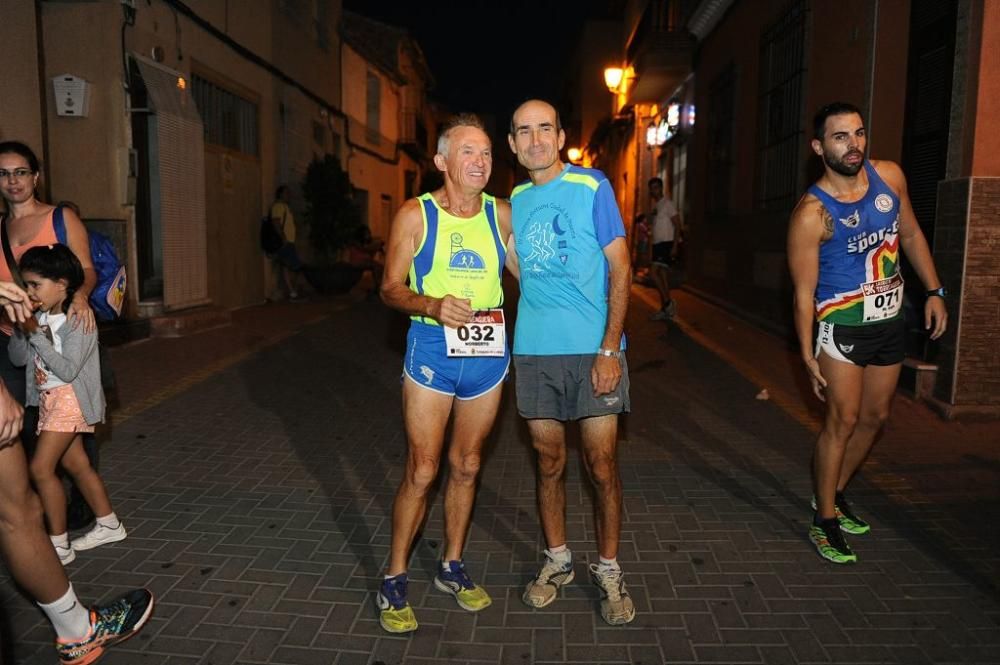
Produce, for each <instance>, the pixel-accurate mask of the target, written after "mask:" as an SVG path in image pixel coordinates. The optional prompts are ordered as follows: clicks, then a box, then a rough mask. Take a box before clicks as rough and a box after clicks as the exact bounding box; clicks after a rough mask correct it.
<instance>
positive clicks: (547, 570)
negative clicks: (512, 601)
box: [521, 550, 573, 607]
mask: <svg viewBox="0 0 1000 665" xmlns="http://www.w3.org/2000/svg"><path fill="white" fill-rule="evenodd" d="M572 581H573V559H572V558H570V559H569V561H567V562H565V563H560V562H558V561H556V560H555V559H554V558H553V557H552V554H550V553H549V551H548V550H545V563H544V564H542V569H541V570H540V571H539V572H538V575H537V576H536V577H535V579H533V580H531V581H530V582H528V587H527V588H526V589H525V590H524V595H522V596H521V600H523V601H524V604H525V605H530V606H531V607H545V606H546V605H548V604H550V603H551V602H552V601H553V600H555V599H556V594H558V593H559V587H562V586H566V585H567V584H569V583H570V582H572Z"/></svg>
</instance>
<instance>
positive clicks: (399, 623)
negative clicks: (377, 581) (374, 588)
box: [375, 573, 417, 633]
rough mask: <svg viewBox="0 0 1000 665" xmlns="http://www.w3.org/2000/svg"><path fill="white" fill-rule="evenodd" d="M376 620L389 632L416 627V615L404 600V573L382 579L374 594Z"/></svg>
mask: <svg viewBox="0 0 1000 665" xmlns="http://www.w3.org/2000/svg"><path fill="white" fill-rule="evenodd" d="M375 605H376V606H377V607H378V622H379V623H380V624H381V625H382V628H383V629H384V630H385V631H386V632H389V633H411V632H413V631H415V630H416V629H417V617H415V616H414V615H413V609H412V608H411V607H410V604H409V603H408V602H407V601H406V573H403V574H401V575H396V576H395V577H390V578H389V579H387V580H382V586H380V587H379V590H378V593H376V594H375Z"/></svg>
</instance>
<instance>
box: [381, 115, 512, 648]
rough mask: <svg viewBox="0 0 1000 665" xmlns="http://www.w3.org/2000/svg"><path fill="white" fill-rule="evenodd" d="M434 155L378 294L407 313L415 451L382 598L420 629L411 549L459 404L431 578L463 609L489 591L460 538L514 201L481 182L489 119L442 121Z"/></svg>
mask: <svg viewBox="0 0 1000 665" xmlns="http://www.w3.org/2000/svg"><path fill="white" fill-rule="evenodd" d="M437 152H438V154H436V155H435V156H434V164H435V166H437V168H438V169H439V170H440V171H442V172H443V175H444V186H443V187H442V188H441V189H438V190H436V191H433V192H429V193H427V194H424V195H422V196H420V197H418V198H416V199H411V200H409V201H407V202H406V203H405V204H403V206H402V208H400V210H399V213H397V215H396V218H395V220H394V221H393V223H392V229H391V231H390V233H389V242H388V246H387V249H386V261H385V273H384V276H383V280H382V288H381V290H380V291H381V294H382V300H383V301H385V303H386V304H387V305H389V306H390V307H393V308H395V309H398V310H399V311H401V312H404V313H406V314H409V315H410V318H411V319H412V320H411V323H410V331H409V334H408V335H407V340H406V356H405V358H404V360H403V420H404V425H405V428H406V438H407V443H408V445H409V454H408V456H407V461H406V470H405V472H404V474H403V480H402V482H401V483H400V486H399V490H398V492H397V494H396V500H395V502H394V504H393V511H392V542H391V551H390V560H389V568H388V570H387V571H386V575H385V579H384V580H383V582H382V584H381V586H380V588H379V591H378V593H377V595H376V601H377V604H378V609H379V622H380V623H381V625H382V628H384V629H385V630H387V631H389V632H391V633H407V632H410V631H413V630H416V628H417V620H416V617H415V616H414V614H413V610H412V608H411V607H410V605H409V603H408V602H407V593H406V591H407V577H406V568H407V557H408V555H409V551H410V547H411V546H412V544H413V539H414V538H415V537H416V533H417V528H418V527H419V525H420V522H421V521H422V520H423V517H424V514H425V512H426V510H427V493H428V490H429V489H430V487H431V485H432V484H433V482H434V479H435V477H436V476H437V473H438V467H439V466H440V461H441V453H442V450H443V448H444V437H445V429H446V427H447V426H448V419H449V417H450V416H451V415H452V414H454V422H453V424H452V436H451V442H450V446H449V449H448V463H449V465H450V472H449V474H448V484H447V488H446V489H445V500H444V513H445V516H444V519H445V540H446V543H445V548H444V552H443V554H444V559H443V560H442V561H441V566H440V570H438V571H436V572H437V574H436V576H435V578H434V585H435V586H436V587H437V588H438V589H440V590H441V591H444V592H446V593H449V594H451V595H452V596H454V597H455V600H456V601H457V602H458V605H459V606H460V607H462V609H465V610H468V611H470V612H478V611H480V610H483V609H485V608H486V607H488V606H489V605H490V603H491V602H492V601H491V600H490V597H489V595H488V594H487V593H486V591H485V590H483V588H482V587H481V586H479V585H477V584H475V583H474V582H473V581H472V580H471V579H470V578H469V575H468V574H467V573H466V570H465V565H464V563H463V562H462V549H463V545H464V543H465V537H466V532H467V531H468V528H469V520H470V518H471V514H472V503H473V499H474V497H475V491H476V479H477V477H478V475H479V462H480V454H481V451H482V446H483V442H484V441H485V439H486V436H487V435H488V434H489V432H490V429H491V428H492V427H493V421H494V420H495V419H496V414H497V409H498V407H499V406H500V392H501V388H502V385H503V382H504V380H505V379H506V377H507V369H508V365H509V364H510V353H509V351H508V349H507V343H506V335H505V329H504V319H503V309H502V305H503V288H502V285H501V275H502V272H503V268H504V264H505V263H506V257H507V253H506V247H507V241H508V239H509V238H510V228H511V221H510V204H509V203H507V202H506V201H503V200H498V199H495V198H493V197H492V196H490V195H489V194H486V193H484V192H483V189H484V188H485V187H486V183H487V181H488V180H489V178H490V172H491V169H492V164H493V153H492V148H491V145H490V139H489V137H488V136H487V135H486V132H485V130H484V129H483V124H482V122H481V121H480V120H479V119H478V118H477V117H475V116H473V115H468V114H464V115H459V116H456V117H455V118H453V119H452V120H450V121H449V122H448V123H446V124H445V126H444V128H443V129H442V132H441V136H440V138H439V139H438V146H437Z"/></svg>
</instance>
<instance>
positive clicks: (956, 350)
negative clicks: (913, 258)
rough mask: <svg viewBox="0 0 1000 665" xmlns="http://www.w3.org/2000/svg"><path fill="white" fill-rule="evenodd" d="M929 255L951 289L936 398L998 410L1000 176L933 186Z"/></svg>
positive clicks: (974, 407) (971, 407)
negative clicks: (935, 194) (932, 238)
mask: <svg viewBox="0 0 1000 665" xmlns="http://www.w3.org/2000/svg"><path fill="white" fill-rule="evenodd" d="M970 189H971V192H970ZM934 261H935V263H936V265H937V269H938V273H939V274H940V276H941V280H942V282H943V283H944V285H945V286H946V287H947V288H948V290H949V291H950V292H951V294H952V295H951V297H950V298H949V300H948V314H949V317H950V325H949V330H948V332H947V333H946V334H945V336H944V337H943V338H942V340H941V341H940V350H939V355H938V363H939V367H940V370H939V372H938V378H937V382H936V384H935V388H934V397H936V398H937V399H940V400H942V401H944V402H947V403H949V404H952V405H954V406H955V407H957V408H958V410H959V411H960V410H962V409H968V410H987V411H990V410H993V409H997V412H1000V343H998V335H1000V178H960V179H956V180H946V181H943V182H941V183H940V184H939V185H938V210H937V227H936V230H935V242H934Z"/></svg>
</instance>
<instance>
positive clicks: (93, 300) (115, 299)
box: [52, 208, 126, 321]
mask: <svg viewBox="0 0 1000 665" xmlns="http://www.w3.org/2000/svg"><path fill="white" fill-rule="evenodd" d="M52 226H53V227H54V228H55V232H56V240H58V241H59V242H60V243H61V244H63V245H68V244H69V243H67V242H66V222H65V220H63V211H62V208H56V211H55V213H54V214H53V215H52ZM87 240H88V241H89V244H90V260H91V262H93V264H94V271H95V272H96V273H97V284H96V285H95V286H94V290H93V291H92V292H91V294H90V307H91V308H92V309H93V310H94V316H96V317H97V320H98V321H114V320H115V319H117V318H118V317H119V316H120V315H121V313H122V305H123V304H124V303H125V282H126V277H125V266H124V265H122V262H121V261H119V260H118V254H117V253H116V252H115V245H114V243H113V242H111V239H110V238H109V237H107V236H106V235H104V234H103V233H98V232H96V231H87Z"/></svg>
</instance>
